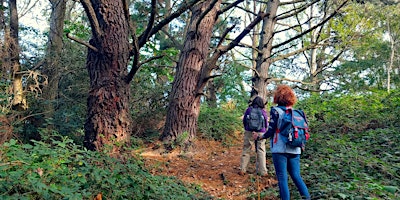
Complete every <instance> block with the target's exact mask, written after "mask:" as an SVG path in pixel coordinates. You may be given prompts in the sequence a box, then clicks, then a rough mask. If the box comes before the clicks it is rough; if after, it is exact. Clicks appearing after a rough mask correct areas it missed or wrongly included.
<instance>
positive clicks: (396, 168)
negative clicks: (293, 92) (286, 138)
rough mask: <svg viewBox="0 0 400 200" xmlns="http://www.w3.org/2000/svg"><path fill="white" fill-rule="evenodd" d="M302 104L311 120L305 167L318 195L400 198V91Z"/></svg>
mask: <svg viewBox="0 0 400 200" xmlns="http://www.w3.org/2000/svg"><path fill="white" fill-rule="evenodd" d="M299 106H300V107H302V108H304V109H305V111H306V113H307V114H308V119H309V120H310V124H311V139H310V141H309V142H308V143H307V147H306V151H305V152H304V153H303V155H302V160H301V164H302V166H301V167H302V176H303V178H304V180H305V181H306V184H307V185H308V186H309V190H310V193H311V195H312V196H313V199H400V188H399V185H400V162H399V161H400V145H399V144H400V137H399V128H400V120H399V116H400V91H399V90H397V91H393V92H392V93H391V94H387V93H386V92H379V91H378V92H373V93H369V94H364V95H342V96H338V95H329V96H325V97H320V96H318V97H317V96H314V97H312V98H310V99H308V100H307V101H303V102H300V103H299ZM292 188H295V186H294V185H292ZM294 191H295V190H294ZM294 193H295V194H294V195H297V193H296V192H294Z"/></svg>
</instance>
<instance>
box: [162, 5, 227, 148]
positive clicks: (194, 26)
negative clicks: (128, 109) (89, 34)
mask: <svg viewBox="0 0 400 200" xmlns="http://www.w3.org/2000/svg"><path fill="white" fill-rule="evenodd" d="M220 4H221V0H216V1H213V0H207V1H204V2H202V3H199V4H197V5H195V6H194V7H193V8H192V17H191V20H190V23H189V25H188V26H189V27H188V32H187V35H186V39H185V42H184V47H183V50H182V52H181V54H180V57H179V62H178V66H177V69H176V70H177V71H176V75H175V79H174V82H173V85H172V91H171V94H170V101H169V102H170V103H169V108H168V112H167V119H166V122H165V128H164V132H163V134H162V136H161V137H162V140H163V141H167V142H170V141H172V142H174V141H175V140H176V139H177V137H178V136H180V137H185V138H182V139H183V141H184V142H185V143H187V142H188V141H190V140H191V139H193V138H194V137H195V133H196V128H197V118H198V116H199V112H200V96H201V95H200V94H198V90H197V86H198V83H199V81H202V80H200V78H201V76H200V75H201V71H202V67H203V65H204V64H205V63H206V62H205V61H206V58H207V56H208V53H209V44H210V40H211V36H212V30H213V27H214V24H215V22H216V19H217V11H218V10H219V6H220ZM185 132H186V133H187V135H184V133H185ZM170 144H171V143H170Z"/></svg>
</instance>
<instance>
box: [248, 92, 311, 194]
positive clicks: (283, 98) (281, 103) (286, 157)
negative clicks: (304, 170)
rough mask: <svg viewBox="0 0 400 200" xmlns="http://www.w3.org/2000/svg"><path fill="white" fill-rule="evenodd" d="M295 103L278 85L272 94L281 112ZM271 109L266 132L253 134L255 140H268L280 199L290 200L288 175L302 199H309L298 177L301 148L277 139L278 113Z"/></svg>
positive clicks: (303, 184) (292, 93)
mask: <svg viewBox="0 0 400 200" xmlns="http://www.w3.org/2000/svg"><path fill="white" fill-rule="evenodd" d="M296 102H297V98H296V95H295V93H294V91H293V90H292V88H290V87H289V86H288V85H279V86H278V87H277V89H276V91H275V93H274V103H275V104H277V105H278V108H280V109H282V110H288V109H292V106H293V105H294V104H295V103H296ZM278 108H272V109H271V111H270V121H269V123H268V130H267V131H266V132H265V133H264V134H263V135H261V136H259V134H253V138H254V139H255V140H263V139H267V138H271V139H270V141H271V142H270V150H271V153H272V161H273V163H274V168H275V173H276V178H277V179H278V185H279V194H280V199H282V200H290V192H289V185H288V173H289V175H290V177H291V178H292V180H293V182H294V184H295V185H296V187H297V189H298V191H299V193H300V195H301V196H302V198H303V199H311V197H310V194H309V192H308V188H307V186H306V184H305V183H304V181H303V179H302V177H301V175H300V154H301V151H302V149H301V147H292V146H289V145H287V144H286V142H285V141H284V140H283V137H279V136H281V135H279V134H278V133H279V127H277V122H278V118H279V113H278V111H277V110H276V109H278Z"/></svg>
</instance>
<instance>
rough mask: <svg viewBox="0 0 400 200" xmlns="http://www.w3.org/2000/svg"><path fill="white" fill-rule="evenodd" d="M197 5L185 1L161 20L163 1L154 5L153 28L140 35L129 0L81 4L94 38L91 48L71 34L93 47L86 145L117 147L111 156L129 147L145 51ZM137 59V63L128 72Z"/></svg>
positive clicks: (149, 26)
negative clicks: (133, 93)
mask: <svg viewBox="0 0 400 200" xmlns="http://www.w3.org/2000/svg"><path fill="white" fill-rule="evenodd" d="M196 2H197V1H195V0H192V1H189V2H186V1H185V2H183V3H182V4H181V5H179V6H177V8H176V9H175V10H174V12H171V14H170V15H167V16H164V18H162V19H158V18H157V20H156V16H157V14H158V13H157V2H156V0H152V1H151V2H150V3H151V4H150V15H149V17H148V20H147V22H148V24H147V26H146V27H145V29H144V30H143V32H142V33H141V34H140V35H139V36H136V34H137V30H136V26H135V25H134V23H133V22H132V21H131V18H130V13H129V6H128V0H123V1H115V0H91V1H89V0H82V1H81V3H82V5H83V7H84V9H85V12H86V14H87V16H88V18H89V21H90V26H91V30H92V39H90V42H89V43H86V42H84V41H80V40H78V39H76V38H74V37H73V36H71V35H68V37H69V38H71V39H73V40H75V41H77V42H80V43H82V44H84V45H86V46H87V47H88V54H87V62H86V68H87V70H88V72H89V77H90V91H89V97H88V103H87V106H88V111H87V120H86V123H85V141H84V144H85V146H86V147H87V148H88V149H91V150H102V149H104V148H105V147H106V146H108V145H109V146H111V147H112V150H111V153H117V152H118V151H119V149H120V147H121V144H124V143H129V141H130V136H131V132H132V131H131V124H132V118H131V113H130V110H129V108H130V107H129V98H130V85H129V84H130V82H131V81H132V79H133V77H134V76H135V74H136V72H137V71H138V70H139V68H140V67H141V65H142V64H143V62H141V60H140V48H141V47H143V46H144V45H145V44H146V43H147V41H148V40H149V38H151V37H152V36H153V35H155V34H156V33H157V32H158V31H160V30H161V28H162V27H164V26H165V25H167V24H168V23H170V22H171V21H172V20H173V19H175V18H177V17H179V16H180V15H181V14H182V13H183V12H185V11H186V10H187V9H188V8H190V7H191V6H193V5H194V4H195V3H196ZM130 36H131V40H132V43H130V41H129V40H130ZM131 57H133V61H132V63H131V64H130V71H128V64H129V61H130V58H131Z"/></svg>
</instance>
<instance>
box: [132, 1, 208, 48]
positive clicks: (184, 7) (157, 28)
mask: <svg viewBox="0 0 400 200" xmlns="http://www.w3.org/2000/svg"><path fill="white" fill-rule="evenodd" d="M203 1H204V0H201V1H198V0H192V1H190V2H188V3H185V4H184V5H182V6H181V7H180V8H178V10H177V11H175V12H174V13H172V14H171V15H169V16H167V17H165V18H164V19H163V20H161V21H160V22H159V23H158V24H157V25H155V26H154V27H153V28H152V29H151V30H150V32H149V34H148V35H147V38H150V37H151V36H153V35H154V34H156V33H157V32H158V31H160V30H161V29H162V28H163V27H164V26H165V25H167V24H168V23H170V22H171V21H172V20H174V19H175V18H177V17H179V16H180V15H181V14H182V13H184V12H185V11H186V10H188V9H189V8H191V7H192V6H193V5H194V4H196V3H199V2H203ZM143 37H144V35H143V34H142V35H140V36H139V41H141V42H140V43H139V47H143V45H144V44H145V43H146V42H147V41H146V40H142V39H141V38H143Z"/></svg>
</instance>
